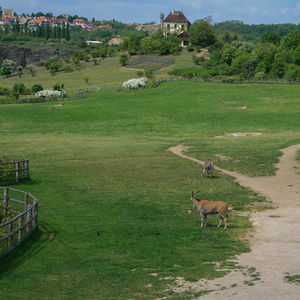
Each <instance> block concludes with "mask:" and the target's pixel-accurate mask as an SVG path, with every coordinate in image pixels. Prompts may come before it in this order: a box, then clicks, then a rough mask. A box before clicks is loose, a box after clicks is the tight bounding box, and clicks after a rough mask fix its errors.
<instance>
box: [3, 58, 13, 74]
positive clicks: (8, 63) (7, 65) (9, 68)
mask: <svg viewBox="0 0 300 300" xmlns="http://www.w3.org/2000/svg"><path fill="white" fill-rule="evenodd" d="M15 68H16V63H15V62H14V61H13V60H10V59H4V60H3V63H2V68H1V74H2V75H3V76H6V77H10V75H11V73H13V71H14V70H15Z"/></svg>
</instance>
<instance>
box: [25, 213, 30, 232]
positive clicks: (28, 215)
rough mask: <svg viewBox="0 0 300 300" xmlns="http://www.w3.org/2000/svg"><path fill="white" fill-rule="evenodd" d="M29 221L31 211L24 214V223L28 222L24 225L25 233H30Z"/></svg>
mask: <svg viewBox="0 0 300 300" xmlns="http://www.w3.org/2000/svg"><path fill="white" fill-rule="evenodd" d="M30 219H31V209H30V210H29V211H28V212H27V214H26V222H28V223H27V225H26V232H27V233H28V232H30V230H31V223H30V222H29V220H30Z"/></svg>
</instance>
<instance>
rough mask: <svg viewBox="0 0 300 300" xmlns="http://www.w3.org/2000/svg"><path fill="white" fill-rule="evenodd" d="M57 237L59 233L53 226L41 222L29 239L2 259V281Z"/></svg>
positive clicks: (0, 264)
mask: <svg viewBox="0 0 300 300" xmlns="http://www.w3.org/2000/svg"><path fill="white" fill-rule="evenodd" d="M56 236H57V231H56V230H55V229H54V228H53V227H52V226H50V225H49V224H46V223H42V222H40V223H39V226H38V228H37V229H36V230H35V231H34V232H33V233H32V234H31V235H30V236H29V237H28V238H27V239H25V240H24V241H23V242H22V243H21V244H20V245H18V246H16V248H15V249H13V250H12V251H11V252H9V253H7V254H6V255H4V256H3V257H1V258H0V279H1V278H3V277H4V276H5V275H7V274H9V273H10V272H12V271H13V270H14V269H16V268H17V267H18V266H20V265H22V264H23V263H24V262H26V261H27V260H28V259H31V258H32V257H34V256H35V255H37V254H38V253H39V252H41V251H42V250H43V249H45V248H46V247H47V246H48V245H49V244H50V243H52V242H53V241H54V240H55V239H56Z"/></svg>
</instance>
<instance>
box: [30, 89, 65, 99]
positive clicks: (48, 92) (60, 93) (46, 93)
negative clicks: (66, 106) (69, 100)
mask: <svg viewBox="0 0 300 300" xmlns="http://www.w3.org/2000/svg"><path fill="white" fill-rule="evenodd" d="M35 96H36V97H37V98H41V97H46V98H50V97H61V98H64V97H66V96H67V93H66V92H65V91H56V90H42V91H39V92H37V93H35Z"/></svg>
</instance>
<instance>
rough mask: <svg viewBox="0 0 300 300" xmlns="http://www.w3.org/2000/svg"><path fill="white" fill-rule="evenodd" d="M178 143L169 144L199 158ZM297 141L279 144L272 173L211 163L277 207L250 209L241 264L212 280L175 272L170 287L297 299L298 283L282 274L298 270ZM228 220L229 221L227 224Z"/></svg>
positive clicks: (213, 295) (178, 151) (225, 295)
mask: <svg viewBox="0 0 300 300" xmlns="http://www.w3.org/2000/svg"><path fill="white" fill-rule="evenodd" d="M187 149H188V148H187V147H184V146H183V145H179V146H177V147H172V148H170V149H169V150H170V151H171V152H173V153H174V154H176V155H179V156H180V157H183V158H186V159H190V160H192V161H194V162H195V163H198V164H203V163H204V162H203V161H200V160H197V159H195V158H192V157H189V156H187V155H185V154H184V151H186V150H187ZM299 150H300V144H298V145H294V146H291V147H288V148H286V149H283V150H281V151H282V153H283V155H282V157H281V158H280V161H279V163H278V164H277V165H276V167H277V168H278V170H277V172H276V174H275V176H272V177H255V178H252V177H248V176H246V175H242V174H239V173H237V172H232V171H228V170H224V169H221V168H219V167H217V166H215V169H216V170H218V171H221V172H223V173H225V174H227V175H230V176H232V177H235V178H236V181H237V182H238V183H239V184H240V185H243V186H245V187H247V188H250V189H252V190H254V191H256V192H259V193H260V194H263V195H264V196H266V198H267V199H268V200H270V201H272V202H273V204H274V205H275V207H277V208H276V209H272V210H269V211H264V212H259V213H255V214H253V215H251V220H252V222H253V224H254V227H255V232H254V233H253V235H252V236H251V238H250V243H251V252H250V253H245V254H242V255H240V256H239V257H237V258H236V260H235V261H236V262H237V263H238V265H239V266H240V267H241V268H240V269H235V270H234V271H231V272H230V273H229V274H227V275H226V276H224V277H222V278H219V279H216V280H211V281H208V280H200V281H198V282H187V281H185V280H184V279H183V278H177V279H176V283H175V285H174V286H172V287H170V289H171V290H173V291H174V292H178V293H181V292H184V291H188V290H192V291H194V292H200V291H211V292H209V293H207V294H206V295H204V296H201V297H200V298H198V299H201V300H202V299H204V300H206V299H208V300H210V299H213V300H214V299H218V298H222V299H247V300H252V299H253V300H254V299H257V298H259V297H260V298H262V299H272V300H277V299H278V300H279V299H280V300H282V299H288V300H293V299H300V285H297V284H295V283H289V282H287V280H285V277H286V276H287V275H289V276H294V275H300V229H299V228H300V176H299V175H298V174H297V171H296V170H297V169H299V164H298V163H297V162H296V161H295V156H296V153H297V152H298V151H299ZM229 226H230V224H229Z"/></svg>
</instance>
